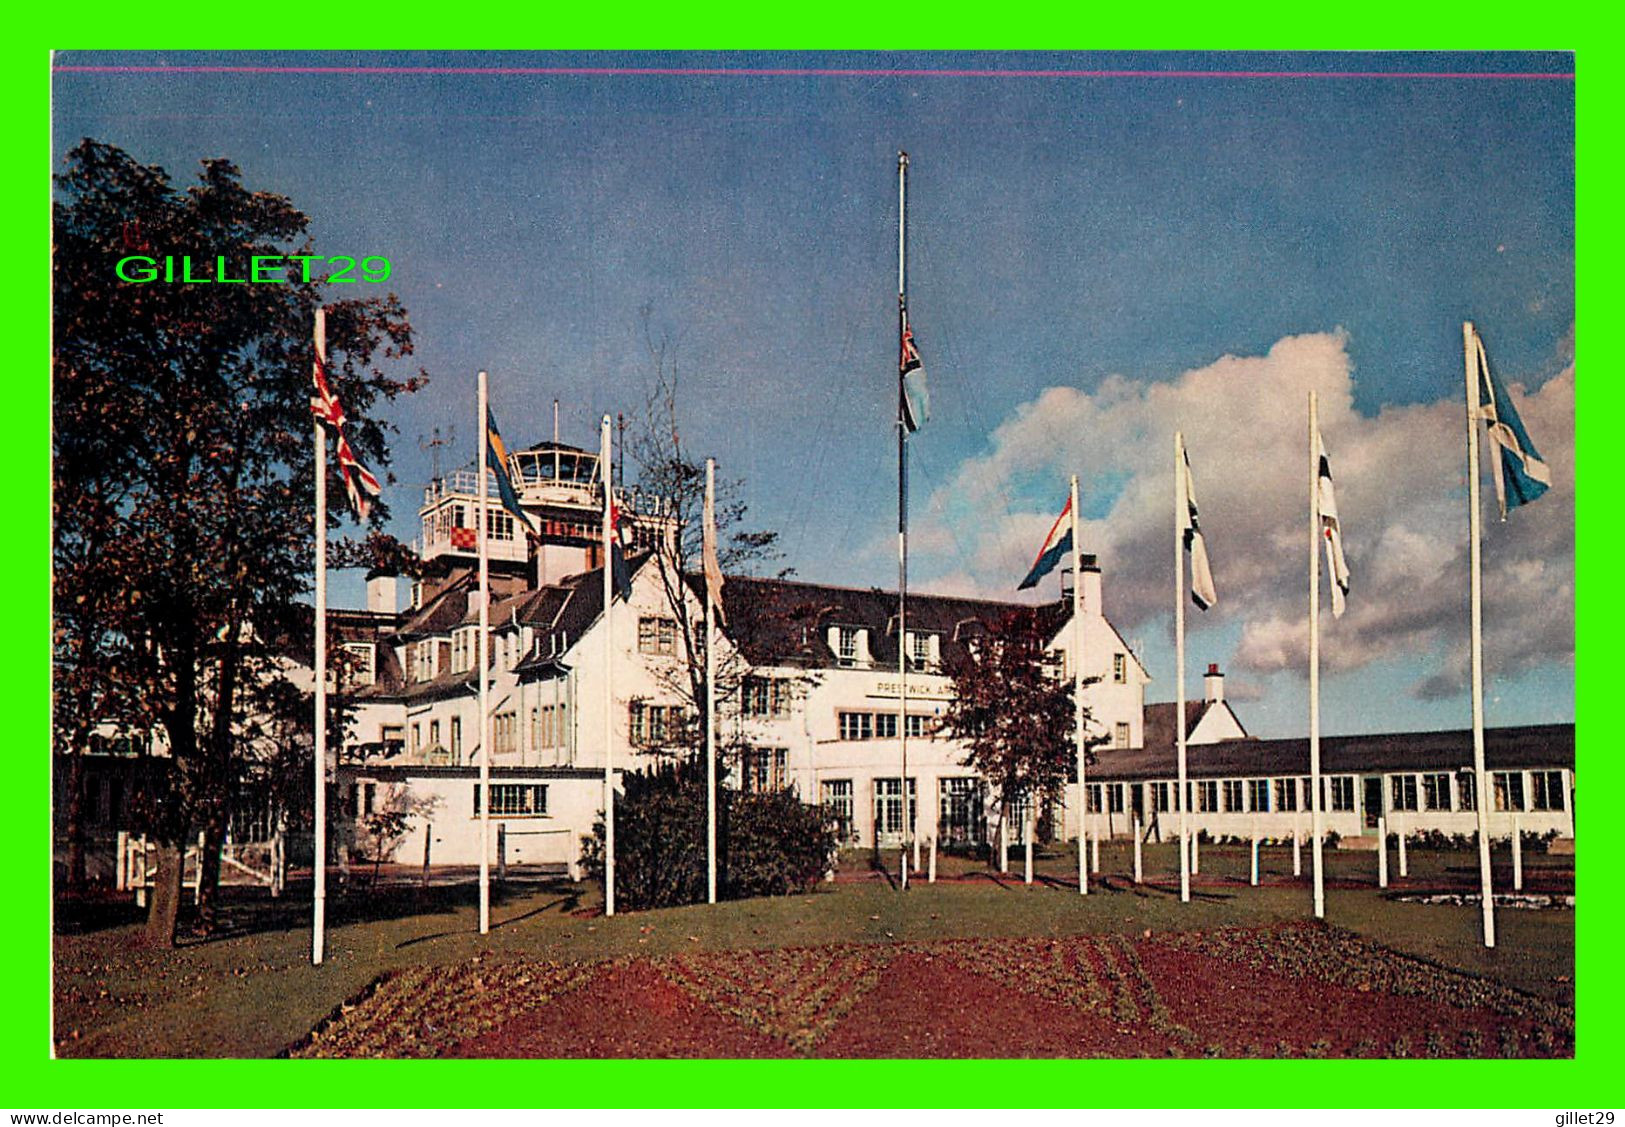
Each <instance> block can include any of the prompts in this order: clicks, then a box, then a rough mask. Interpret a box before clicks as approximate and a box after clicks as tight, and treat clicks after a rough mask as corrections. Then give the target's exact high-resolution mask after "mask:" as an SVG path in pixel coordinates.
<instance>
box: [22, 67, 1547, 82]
mask: <svg viewBox="0 0 1625 1127" xmlns="http://www.w3.org/2000/svg"><path fill="white" fill-rule="evenodd" d="M52 70H53V71H54V72H55V73H57V74H331V75H436V74H439V75H467V76H472V77H480V76H511V75H534V76H560V77H569V76H577V77H597V76H615V75H619V76H628V77H639V76H645V77H700V78H885V77H894V78H1251V79H1281V78H1291V79H1307V78H1334V79H1335V78H1343V79H1350V78H1352V79H1377V78H1388V79H1476V80H1508V79H1510V80H1524V81H1551V80H1557V81H1572V80H1573V79H1574V72H1573V71H1567V72H1561V73H1550V74H1548V73H1543V72H1531V71H1494V72H1486V71H1381V70H1345V71H1309V70H960V69H945V70H932V69H926V68H883V67H875V68H867V67H850V68H834V67H424V66H403V67H383V66H378V67H362V66H92V65H74V64H69V65H63V66H57V67H53V68H52Z"/></svg>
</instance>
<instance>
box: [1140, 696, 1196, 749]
mask: <svg viewBox="0 0 1625 1127" xmlns="http://www.w3.org/2000/svg"><path fill="white" fill-rule="evenodd" d="M1208 703H1209V702H1208V701H1205V700H1188V701H1186V702H1185V734H1186V735H1187V736H1188V735H1190V734H1191V733H1192V732H1194V731H1195V730H1196V725H1197V724H1198V723H1200V722H1201V719H1202V716H1203V714H1204V713H1206V712H1207V706H1208ZM1178 709H1179V702H1178V701H1171V700H1165V701H1160V702H1158V703H1157V704H1148V705H1146V706H1145V713H1144V716H1145V739H1144V740H1143V741H1141V742H1143V743H1144V744H1145V746H1146V747H1148V748H1149V747H1173V746H1174V744H1175V743H1177V742H1178V740H1179V733H1178V731H1177V730H1176V729H1175V727H1174V721H1175V719H1176V718H1177V717H1178V715H1179V712H1178Z"/></svg>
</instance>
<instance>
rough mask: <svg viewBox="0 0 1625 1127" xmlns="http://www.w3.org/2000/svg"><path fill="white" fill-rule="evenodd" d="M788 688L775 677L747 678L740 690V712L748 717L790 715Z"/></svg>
mask: <svg viewBox="0 0 1625 1127" xmlns="http://www.w3.org/2000/svg"><path fill="white" fill-rule="evenodd" d="M788 687H789V686H787V685H786V684H785V683H784V682H783V681H780V680H778V679H776V678H773V677H746V678H745V681H744V684H743V685H742V686H741V688H740V696H739V707H740V711H741V712H743V713H744V714H745V715H746V716H785V715H788V714H789V712H790V702H789V700H788V699H787V698H788V696H789V694H788V693H787V691H786V690H787V689H788Z"/></svg>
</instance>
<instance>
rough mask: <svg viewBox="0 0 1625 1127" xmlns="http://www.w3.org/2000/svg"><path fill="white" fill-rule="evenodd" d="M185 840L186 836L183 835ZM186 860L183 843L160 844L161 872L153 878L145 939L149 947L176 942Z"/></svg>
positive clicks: (159, 863)
mask: <svg viewBox="0 0 1625 1127" xmlns="http://www.w3.org/2000/svg"><path fill="white" fill-rule="evenodd" d="M182 840H184V838H183V839H182ZM185 861H186V848H185V846H184V845H171V844H169V843H167V842H165V843H160V844H159V846H158V875H157V876H156V877H155V878H154V879H153V888H152V907H151V908H150V909H148V911H147V926H146V929H145V931H143V932H142V936H141V938H142V942H143V943H144V944H145V945H146V946H148V947H173V946H175V929H176V923H177V921H178V920H179V918H180V910H181V892H182V889H183V887H184V886H183V884H182V880H183V878H184V875H185V874H184V872H183V871H182V870H183V869H184V868H185Z"/></svg>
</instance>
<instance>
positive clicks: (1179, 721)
mask: <svg viewBox="0 0 1625 1127" xmlns="http://www.w3.org/2000/svg"><path fill="white" fill-rule="evenodd" d="M1189 505H1190V502H1189V500H1188V498H1187V497H1186V496H1185V436H1184V435H1183V434H1182V433H1180V432H1179V431H1175V432H1174V664H1175V665H1176V666H1177V667H1178V673H1177V674H1176V675H1175V677H1174V683H1175V684H1176V685H1177V686H1178V696H1177V698H1176V700H1177V703H1176V704H1175V706H1174V715H1175V720H1174V723H1175V724H1176V725H1177V726H1178V727H1177V729H1176V730H1177V732H1178V734H1179V789H1178V792H1177V793H1176V794H1175V795H1174V802H1175V804H1176V806H1177V808H1178V810H1179V899H1180V902H1181V903H1186V904H1188V903H1190V899H1191V850H1190V840H1189V836H1188V835H1189V832H1190V823H1189V820H1188V818H1187V817H1186V814H1185V806H1186V802H1185V520H1186V517H1187V515H1188V512H1189Z"/></svg>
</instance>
